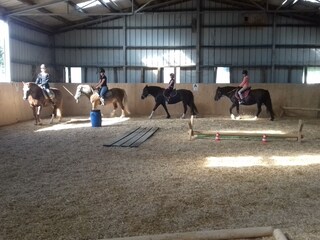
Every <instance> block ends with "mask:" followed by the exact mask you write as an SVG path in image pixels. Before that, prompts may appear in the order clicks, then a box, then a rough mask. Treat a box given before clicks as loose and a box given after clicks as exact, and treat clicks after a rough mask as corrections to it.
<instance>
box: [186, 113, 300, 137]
mask: <svg viewBox="0 0 320 240" xmlns="http://www.w3.org/2000/svg"><path fill="white" fill-rule="evenodd" d="M193 123H194V119H193V116H191V118H190V121H189V122H188V126H189V130H188V133H189V139H190V140H192V139H193V138H194V137H197V136H198V135H205V136H207V137H214V136H216V134H217V133H219V134H220V136H221V137H223V136H233V137H262V136H263V135H265V136H266V137H267V138H268V137H271V138H280V139H293V140H297V141H298V142H299V143H300V142H301V140H302V138H303V135H302V128H303V122H302V120H299V123H298V129H297V131H296V132H290V133H283V134H282V133H257V132H248V131H232V132H231V131H218V130H217V131H196V130H194V129H193Z"/></svg>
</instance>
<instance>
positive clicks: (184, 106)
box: [180, 102, 192, 119]
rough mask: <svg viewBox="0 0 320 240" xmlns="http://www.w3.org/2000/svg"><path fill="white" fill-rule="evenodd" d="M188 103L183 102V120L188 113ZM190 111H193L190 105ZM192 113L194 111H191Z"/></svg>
mask: <svg viewBox="0 0 320 240" xmlns="http://www.w3.org/2000/svg"><path fill="white" fill-rule="evenodd" d="M187 106H188V105H187V103H185V102H183V114H182V115H181V117H180V118H181V119H183V118H184V117H185V116H186V113H187ZM189 107H190V109H192V107H191V106H190V105H189ZM191 111H192V110H191Z"/></svg>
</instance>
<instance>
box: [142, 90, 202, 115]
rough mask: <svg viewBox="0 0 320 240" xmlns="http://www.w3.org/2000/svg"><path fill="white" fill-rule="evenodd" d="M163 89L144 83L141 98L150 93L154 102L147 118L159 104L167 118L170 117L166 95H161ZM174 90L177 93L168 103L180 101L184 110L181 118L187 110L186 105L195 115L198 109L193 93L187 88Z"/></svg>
mask: <svg viewBox="0 0 320 240" xmlns="http://www.w3.org/2000/svg"><path fill="white" fill-rule="evenodd" d="M164 90H165V89H164V88H161V87H157V86H148V85H146V86H145V87H144V89H143V92H142V94H141V99H145V98H146V97H147V96H148V95H149V94H150V95H152V96H153V97H154V100H155V102H156V104H155V105H154V108H153V109H152V112H151V114H150V116H149V118H152V115H153V113H154V111H155V110H156V109H157V108H158V107H159V105H160V104H161V105H162V106H163V108H164V110H166V113H167V118H170V114H169V112H168V109H167V106H166V97H165V96H164V95H163V92H164ZM175 91H176V93H177V94H175V95H174V96H171V97H170V100H169V102H168V104H175V103H178V102H181V101H182V103H183V108H184V111H183V114H182V116H181V118H184V117H185V114H186V112H187V106H189V107H190V110H191V114H192V115H196V114H197V113H198V110H197V107H196V105H195V104H194V97H193V93H192V92H191V91H190V90H187V89H178V90H175Z"/></svg>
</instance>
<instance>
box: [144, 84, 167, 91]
mask: <svg viewBox="0 0 320 240" xmlns="http://www.w3.org/2000/svg"><path fill="white" fill-rule="evenodd" d="M146 87H147V88H153V89H159V90H164V88H163V87H159V86H148V85H147V86H146Z"/></svg>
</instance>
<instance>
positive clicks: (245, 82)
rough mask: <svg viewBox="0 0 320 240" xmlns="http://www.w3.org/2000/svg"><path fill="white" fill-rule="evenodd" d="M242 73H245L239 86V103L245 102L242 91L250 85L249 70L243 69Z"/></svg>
mask: <svg viewBox="0 0 320 240" xmlns="http://www.w3.org/2000/svg"><path fill="white" fill-rule="evenodd" d="M242 75H243V78H242V82H241V83H240V85H239V87H240V90H239V91H238V94H239V97H240V101H239V104H241V103H243V96H242V93H243V92H244V91H245V90H246V89H248V88H249V87H250V78H249V76H248V71H247V70H243V71H242Z"/></svg>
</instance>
